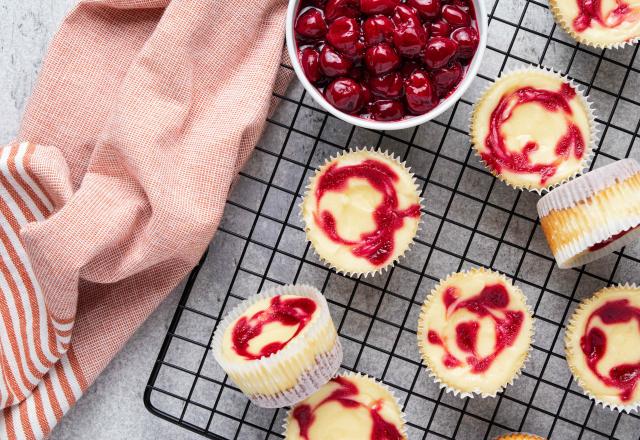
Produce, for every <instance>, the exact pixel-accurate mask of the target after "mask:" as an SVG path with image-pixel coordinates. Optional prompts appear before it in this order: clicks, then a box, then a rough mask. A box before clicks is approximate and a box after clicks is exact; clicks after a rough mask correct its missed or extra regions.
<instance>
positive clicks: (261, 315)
mask: <svg viewBox="0 0 640 440" xmlns="http://www.w3.org/2000/svg"><path fill="white" fill-rule="evenodd" d="M316 308H317V305H316V303H315V301H313V300H312V299H310V298H302V297H298V298H285V299H283V298H282V297H281V296H274V297H273V298H271V303H270V304H269V307H267V308H266V309H265V310H261V311H259V312H256V313H255V314H254V315H252V316H250V317H246V316H242V317H240V319H238V321H236V323H235V325H234V326H233V329H232V331H231V340H232V343H233V350H234V351H235V352H236V353H237V354H238V355H239V356H242V357H244V358H245V359H247V360H256V359H261V358H263V357H266V356H270V355H272V354H273V353H276V352H278V351H280V350H282V349H283V348H284V347H286V345H287V344H288V343H289V342H291V340H292V339H293V338H295V337H296V336H298V335H299V334H300V332H301V331H302V329H304V328H305V326H306V325H307V324H308V323H309V321H310V320H311V318H312V317H313V314H314V312H315V311H316ZM273 322H279V323H280V324H282V325H284V326H287V327H294V326H295V327H296V330H295V333H294V334H293V335H292V336H291V337H290V338H289V339H287V340H286V341H274V342H271V343H269V344H267V345H265V346H264V347H261V348H260V351H258V352H257V353H255V352H252V351H251V350H250V349H249V344H250V343H251V340H252V339H254V338H257V337H258V336H260V335H261V334H262V331H263V330H264V326H265V325H267V324H271V323H273Z"/></svg>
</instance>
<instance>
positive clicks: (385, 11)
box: [294, 0, 480, 121]
mask: <svg viewBox="0 0 640 440" xmlns="http://www.w3.org/2000/svg"><path fill="white" fill-rule="evenodd" d="M294 35H295V41H296V47H297V55H298V59H299V61H300V65H301V67H302V70H303V71H304V74H305V76H306V78H307V79H308V80H309V82H310V83H312V84H313V85H314V86H315V87H316V88H317V89H318V91H319V92H320V93H321V94H323V96H324V98H325V99H326V101H327V102H328V103H329V104H331V105H332V106H333V107H335V108H337V109H338V110H340V111H342V112H344V113H348V114H351V115H355V116H358V117H360V118H365V119H373V120H377V121H396V120H401V119H405V118H410V117H412V116H416V115H422V114H424V113H427V112H429V111H431V110H432V109H434V108H435V107H436V106H437V105H438V104H439V103H440V102H441V101H442V100H444V99H446V98H447V97H448V96H449V95H450V94H451V93H453V91H454V90H455V89H456V88H457V87H458V85H459V84H460V82H461V81H462V79H463V78H464V77H465V75H466V73H467V71H468V68H469V65H470V64H471V61H472V60H473V58H474V55H475V53H476V50H477V48H478V44H479V42H480V36H479V33H478V24H477V18H476V12H475V10H474V6H473V2H472V1H471V0H455V1H449V0H406V1H405V0H302V1H301V2H300V6H299V9H298V12H297V16H296V20H295V25H294Z"/></svg>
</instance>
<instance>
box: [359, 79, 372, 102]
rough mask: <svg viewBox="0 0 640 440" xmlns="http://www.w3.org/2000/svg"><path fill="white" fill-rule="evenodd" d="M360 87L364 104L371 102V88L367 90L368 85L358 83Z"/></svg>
mask: <svg viewBox="0 0 640 440" xmlns="http://www.w3.org/2000/svg"><path fill="white" fill-rule="evenodd" d="M360 87H362V99H363V101H364V103H365V105H366V104H368V103H370V102H371V100H372V99H373V95H372V94H371V90H369V87H367V86H366V85H364V84H360Z"/></svg>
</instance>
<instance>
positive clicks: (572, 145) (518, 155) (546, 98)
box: [481, 83, 585, 184]
mask: <svg viewBox="0 0 640 440" xmlns="http://www.w3.org/2000/svg"><path fill="white" fill-rule="evenodd" d="M575 96H576V91H575V90H574V89H573V88H572V87H571V86H570V85H569V84H566V83H563V84H562V87H561V88H560V91H558V92H554V91H551V90H543V89H536V88H534V87H523V88H521V89H518V90H516V91H515V92H513V93H511V94H509V95H505V96H503V97H502V98H501V99H500V102H499V103H498V105H497V106H496V108H495V109H494V110H493V112H492V113H491V119H490V120H489V134H488V135H487V137H486V139H485V146H486V147H487V148H488V149H489V152H483V153H482V154H481V156H482V159H483V160H484V161H485V163H486V164H487V165H488V166H489V167H490V168H491V169H493V170H494V171H495V172H496V173H500V172H501V171H502V170H503V169H507V170H509V171H511V172H514V173H520V174H524V173H527V174H540V183H541V184H545V183H546V182H547V180H549V179H550V178H551V177H552V176H553V175H554V174H555V173H556V171H557V169H558V165H559V164H560V163H561V162H562V161H563V160H566V159H568V158H569V157H570V155H571V152H573V154H574V156H575V157H576V158H577V159H581V158H582V156H583V155H584V151H585V141H584V138H583V137H582V133H581V132H580V129H579V128H578V127H577V126H576V125H575V124H573V123H572V122H570V121H569V120H567V131H566V133H565V134H563V135H562V137H561V138H560V140H558V143H557V145H556V148H555V153H556V156H558V158H557V159H556V160H555V161H553V162H551V163H531V159H530V158H529V156H530V154H531V153H533V152H534V151H536V150H537V149H538V144H537V143H536V142H528V143H527V144H526V145H525V146H524V148H523V149H522V151H521V152H511V151H509V150H508V149H507V144H506V142H505V139H504V136H503V135H502V132H501V128H502V126H503V125H504V124H505V123H506V122H507V121H509V119H510V118H511V116H512V115H513V112H514V110H515V109H516V108H517V107H519V106H521V105H524V104H530V103H536V104H540V105H541V106H543V107H544V108H545V109H546V110H547V111H549V112H561V113H563V114H565V115H568V116H570V115H572V114H573V112H572V111H571V106H570V105H569V101H570V100H571V99H573V98H574V97H575Z"/></svg>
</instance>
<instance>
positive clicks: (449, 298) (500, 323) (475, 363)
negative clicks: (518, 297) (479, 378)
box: [427, 284, 524, 374]
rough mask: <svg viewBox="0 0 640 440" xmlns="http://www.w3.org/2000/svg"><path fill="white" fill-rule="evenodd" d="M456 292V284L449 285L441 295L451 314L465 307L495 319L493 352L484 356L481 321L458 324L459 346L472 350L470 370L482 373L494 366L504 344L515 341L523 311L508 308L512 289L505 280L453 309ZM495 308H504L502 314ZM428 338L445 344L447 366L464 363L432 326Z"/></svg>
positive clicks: (436, 343) (433, 341)
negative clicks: (479, 350) (479, 348)
mask: <svg viewBox="0 0 640 440" xmlns="http://www.w3.org/2000/svg"><path fill="white" fill-rule="evenodd" d="M455 292H456V289H455V288H454V287H449V288H447V289H446V290H445V294H444V296H443V298H442V300H443V303H444V305H445V307H446V309H447V316H448V317H451V315H452V314H454V313H455V312H456V311H458V310H461V309H466V310H468V311H469V312H471V313H473V314H475V315H477V316H478V317H480V318H484V317H490V318H491V319H492V320H493V321H494V326H495V333H496V342H495V346H494V349H493V352H491V353H490V354H489V355H487V356H485V357H481V356H479V355H478V353H477V345H478V333H479V331H480V323H479V322H478V321H465V322H461V323H460V324H458V325H457V326H456V344H457V346H458V348H459V349H460V350H462V351H463V352H465V353H469V356H468V357H467V358H466V362H467V365H470V366H471V372H472V373H474V374H479V373H483V372H485V371H487V370H488V369H489V368H490V367H491V364H492V363H493V362H494V361H495V359H496V358H497V357H498V355H499V354H500V353H501V352H502V351H503V350H504V349H505V348H507V347H510V346H511V345H513V343H514V342H515V340H516V338H517V336H518V334H519V333H520V329H521V328H522V323H523V322H524V313H523V312H521V311H518V310H505V309H506V308H507V306H508V305H509V292H508V291H507V289H506V288H505V286H503V285H502V284H493V285H488V286H485V287H484V288H483V289H482V291H481V292H480V293H479V294H478V295H476V296H474V297H471V298H469V299H466V300H464V301H461V302H459V303H457V304H455V306H454V307H453V309H452V310H451V306H452V304H453V303H454V302H455V301H456V298H457V295H456V293H455ZM496 310H499V311H501V312H503V313H502V315H503V316H502V317H500V316H498V315H497V314H495V313H494V311H496ZM427 340H428V341H429V343H431V344H434V345H440V346H442V347H443V348H444V350H445V354H444V357H443V360H442V363H443V364H444V366H445V367H447V368H456V367H459V366H462V365H463V363H462V362H461V361H460V360H459V359H457V358H456V357H455V356H453V355H452V354H451V352H450V351H449V349H448V348H447V346H446V344H445V343H444V341H443V340H442V337H441V336H440V335H439V334H438V333H437V332H435V331H434V330H430V331H429V332H428V333H427Z"/></svg>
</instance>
